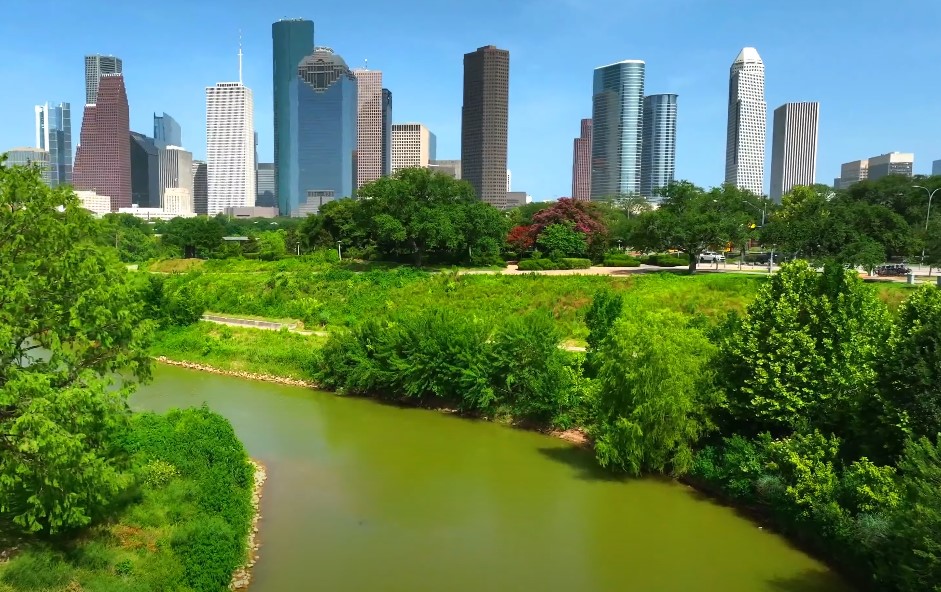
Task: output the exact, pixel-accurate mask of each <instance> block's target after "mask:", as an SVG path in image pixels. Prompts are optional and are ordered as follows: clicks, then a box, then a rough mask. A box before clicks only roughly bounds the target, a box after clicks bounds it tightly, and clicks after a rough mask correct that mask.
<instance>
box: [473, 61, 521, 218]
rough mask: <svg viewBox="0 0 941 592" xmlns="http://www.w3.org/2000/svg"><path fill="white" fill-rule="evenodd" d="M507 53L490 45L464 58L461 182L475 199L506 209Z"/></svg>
mask: <svg viewBox="0 0 941 592" xmlns="http://www.w3.org/2000/svg"><path fill="white" fill-rule="evenodd" d="M509 94H510V52H508V51H507V50H505V49H497V48H496V47H494V46H493V45H487V46H486V47H481V48H480V49H478V50H477V51H474V52H471V53H466V54H464V107H463V109H462V112H461V167H462V169H463V170H462V172H461V175H462V178H463V179H465V180H467V181H470V184H471V185H473V186H474V191H475V192H476V193H477V197H479V198H480V199H482V200H483V201H485V202H487V203H489V204H492V205H494V206H496V207H498V208H505V207H506V130H507V114H508V111H509V105H508V103H509Z"/></svg>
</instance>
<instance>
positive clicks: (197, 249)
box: [161, 216, 226, 258]
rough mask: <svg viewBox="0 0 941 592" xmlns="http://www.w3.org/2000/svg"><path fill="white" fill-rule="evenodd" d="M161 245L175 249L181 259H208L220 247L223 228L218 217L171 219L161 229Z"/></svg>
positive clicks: (224, 233)
mask: <svg viewBox="0 0 941 592" xmlns="http://www.w3.org/2000/svg"><path fill="white" fill-rule="evenodd" d="M162 232H163V235H162V237H161V241H162V242H163V244H165V245H167V246H170V247H175V248H176V249H177V250H178V251H177V252H178V253H179V256H182V257H191V256H192V257H202V258H205V257H210V256H212V254H213V253H214V252H215V251H216V250H218V249H220V248H221V247H222V237H224V236H225V235H226V232H225V226H224V224H223V222H222V220H220V219H219V218H218V217H216V218H207V217H205V216H197V217H195V218H173V219H172V220H170V221H169V222H167V223H166V224H165V225H164V226H163V228H162Z"/></svg>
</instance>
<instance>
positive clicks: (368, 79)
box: [353, 68, 383, 189]
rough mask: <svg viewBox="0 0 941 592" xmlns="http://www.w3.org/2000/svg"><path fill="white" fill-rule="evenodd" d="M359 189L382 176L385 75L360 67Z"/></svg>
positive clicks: (357, 133)
mask: <svg viewBox="0 0 941 592" xmlns="http://www.w3.org/2000/svg"><path fill="white" fill-rule="evenodd" d="M353 76H355V77H356V97H357V113H358V115H357V118H356V138H357V139H356V188H357V189H359V188H360V187H362V186H363V185H364V184H366V183H370V182H372V181H375V180H376V179H378V178H379V177H381V176H382V110H383V105H382V72H381V71H380V70H368V69H365V68H357V69H354V70H353Z"/></svg>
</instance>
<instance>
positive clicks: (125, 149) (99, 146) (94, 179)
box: [72, 62, 131, 212]
mask: <svg viewBox="0 0 941 592" xmlns="http://www.w3.org/2000/svg"><path fill="white" fill-rule="evenodd" d="M119 63H120V62H119ZM96 100H97V101H98V102H97V104H88V105H85V114H84V116H83V118H82V132H81V136H80V139H79V142H80V143H79V146H78V150H77V151H76V154H75V169H74V171H73V175H72V181H73V185H75V188H76V189H80V190H86V191H94V192H96V193H98V194H99V195H107V196H108V197H110V198H111V208H112V209H113V210H114V211H115V212H116V211H118V208H128V207H130V206H131V129H130V124H129V113H128V106H127V91H126V90H125V88H124V76H123V75H121V74H105V75H102V77H101V79H100V80H99V81H98V89H97V97H96Z"/></svg>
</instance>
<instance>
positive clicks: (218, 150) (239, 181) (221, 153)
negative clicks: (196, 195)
mask: <svg viewBox="0 0 941 592" xmlns="http://www.w3.org/2000/svg"><path fill="white" fill-rule="evenodd" d="M253 111H254V100H253V97H252V91H251V89H250V88H248V87H246V86H245V85H244V84H242V83H241V82H219V83H217V84H216V85H215V86H209V87H206V175H207V190H208V195H207V206H206V213H207V214H209V215H210V216H215V215H216V214H218V213H220V212H222V211H223V210H224V209H225V208H227V207H241V206H254V205H255V146H254V140H255V124H254V119H253Z"/></svg>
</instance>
